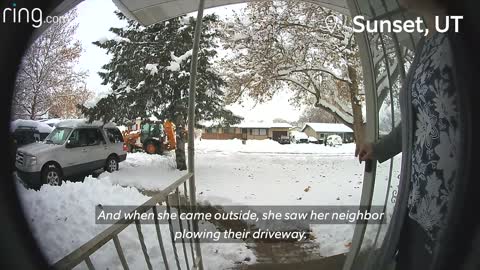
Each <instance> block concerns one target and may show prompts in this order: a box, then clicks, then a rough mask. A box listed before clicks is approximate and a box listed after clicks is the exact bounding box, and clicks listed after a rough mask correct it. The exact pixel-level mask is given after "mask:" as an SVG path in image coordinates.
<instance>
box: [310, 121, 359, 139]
mask: <svg viewBox="0 0 480 270" xmlns="http://www.w3.org/2000/svg"><path fill="white" fill-rule="evenodd" d="M302 131H303V132H305V133H306V134H307V135H308V136H310V137H315V138H316V139H317V140H319V141H320V143H323V141H324V140H326V139H327V137H328V136H329V135H339V136H340V137H342V140H343V142H353V140H354V136H353V130H352V129H351V128H349V127H347V126H346V125H344V124H335V123H306V124H305V125H304V126H303V128H302Z"/></svg>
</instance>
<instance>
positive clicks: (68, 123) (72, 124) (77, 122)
mask: <svg viewBox="0 0 480 270" xmlns="http://www.w3.org/2000/svg"><path fill="white" fill-rule="evenodd" d="M55 126H56V127H69V128H77V127H101V126H103V127H116V125H115V124H114V123H110V122H109V123H104V122H103V121H93V122H91V123H89V122H88V120H86V119H68V120H63V121H60V122H58V123H57V124H56V125H55Z"/></svg>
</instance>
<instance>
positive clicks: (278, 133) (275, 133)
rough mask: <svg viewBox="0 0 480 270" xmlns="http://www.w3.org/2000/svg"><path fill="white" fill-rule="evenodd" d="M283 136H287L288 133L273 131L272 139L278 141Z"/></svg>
mask: <svg viewBox="0 0 480 270" xmlns="http://www.w3.org/2000/svg"><path fill="white" fill-rule="evenodd" d="M281 136H287V132H286V131H272V139H274V140H275V141H278V140H279V139H280V137H281Z"/></svg>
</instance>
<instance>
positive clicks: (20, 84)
mask: <svg viewBox="0 0 480 270" xmlns="http://www.w3.org/2000/svg"><path fill="white" fill-rule="evenodd" d="M64 16H65V17H66V18H67V19H66V20H59V22H58V23H53V24H52V25H50V27H49V28H48V29H47V30H46V31H45V32H44V33H43V34H42V35H41V36H40V37H38V39H37V40H35V41H34V42H33V43H32V45H31V46H30V48H29V49H28V50H27V52H26V54H25V55H24V57H23V59H22V64H21V66H20V68H19V71H18V74H17V80H16V85H15V96H14V100H13V114H14V115H13V117H14V118H28V119H37V118H39V117H42V116H44V115H46V114H47V113H48V112H49V111H50V110H51V109H52V107H53V106H54V105H55V104H59V102H54V101H55V100H56V98H57V95H59V93H62V92H64V91H74V89H77V87H78V85H79V84H81V83H83V80H84V79H85V75H86V73H85V72H79V71H76V70H75V65H76V63H77V61H78V59H79V57H80V53H81V51H82V48H81V45H80V42H79V41H75V40H74V37H73V35H74V33H75V31H76V29H77V27H78V25H77V24H76V23H75V18H76V17H77V13H76V10H71V11H70V12H68V13H67V14H65V15H64ZM69 89H70V90H69Z"/></svg>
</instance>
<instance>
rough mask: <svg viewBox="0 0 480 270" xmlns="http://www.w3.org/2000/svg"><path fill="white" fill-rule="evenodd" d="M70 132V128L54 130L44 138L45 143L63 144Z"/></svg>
mask: <svg viewBox="0 0 480 270" xmlns="http://www.w3.org/2000/svg"><path fill="white" fill-rule="evenodd" d="M71 131H72V129H71V128H55V129H54V130H53V131H52V132H51V133H50V134H49V135H48V136H47V137H46V138H45V142H46V143H53V144H63V143H64V142H65V141H66V140H67V138H68V135H69V134H70V132H71Z"/></svg>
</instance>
